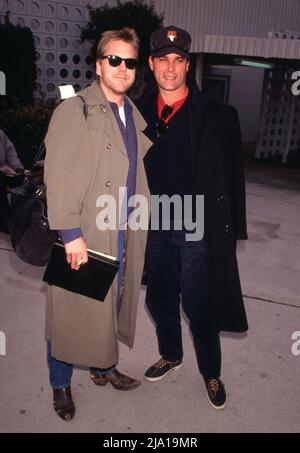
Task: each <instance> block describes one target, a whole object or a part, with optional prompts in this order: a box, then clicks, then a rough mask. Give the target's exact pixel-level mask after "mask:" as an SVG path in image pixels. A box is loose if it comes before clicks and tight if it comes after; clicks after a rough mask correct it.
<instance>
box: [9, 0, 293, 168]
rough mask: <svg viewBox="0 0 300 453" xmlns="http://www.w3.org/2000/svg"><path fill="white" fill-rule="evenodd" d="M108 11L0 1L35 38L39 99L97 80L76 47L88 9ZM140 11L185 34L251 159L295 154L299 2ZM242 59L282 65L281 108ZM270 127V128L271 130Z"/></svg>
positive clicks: (83, 3)
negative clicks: (237, 123)
mask: <svg viewBox="0 0 300 453" xmlns="http://www.w3.org/2000/svg"><path fill="white" fill-rule="evenodd" d="M124 1H125V0H124ZM105 3H109V4H111V5H114V4H115V3H116V2H115V0H64V1H62V0H51V1H50V0H39V1H38V0H0V15H1V16H4V15H5V13H6V12H7V11H10V19H11V22H12V23H14V24H20V25H25V26H28V27H30V28H31V29H32V31H33V34H34V39H35V45H36V51H37V66H38V80H37V90H36V96H37V97H39V96H43V97H45V98H54V97H57V96H58V89H57V87H58V86H59V85H61V84H72V85H73V86H74V88H75V89H76V90H78V89H81V88H84V87H85V86H87V85H88V84H89V83H90V82H91V80H92V79H93V78H94V75H95V72H94V67H93V64H92V61H91V59H90V56H89V54H90V45H89V44H88V43H81V42H80V32H81V29H82V27H84V26H85V25H86V23H87V21H88V10H87V4H90V5H91V6H93V7H99V6H103V5H104V4H105ZM145 3H148V4H150V3H153V5H154V7H155V10H156V12H157V13H158V14H163V15H164V18H165V19H164V23H165V24H174V25H176V26H179V27H182V28H185V29H187V30H188V31H189V32H190V34H191V36H192V48H191V51H192V52H193V53H194V54H196V55H197V59H196V61H197V63H196V78H197V81H198V83H199V85H200V87H202V88H203V89H207V90H208V91H209V92H211V93H212V94H213V95H215V96H216V97H217V98H220V99H219V100H221V101H224V102H228V103H230V104H232V105H234V106H235V107H236V108H237V109H238V112H239V115H240V119H241V125H242V136H243V140H244V141H245V142H252V143H253V142H256V143H257V148H256V157H258V158H259V157H268V156H271V155H273V154H274V153H276V154H278V153H279V154H280V155H282V158H283V160H285V159H286V158H287V156H288V154H289V152H290V149H291V148H290V144H289V142H290V141H291V140H294V142H293V143H294V145H293V150H292V152H297V149H296V148H297V147H298V146H299V148H300V137H299V138H298V133H297V132H296V133H295V131H294V129H292V130H289V126H290V123H292V124H294V125H295V126H297V121H298V116H297V114H298V108H299V107H298V99H293V98H292V97H291V96H292V95H291V90H290V89H289V83H288V82H289V80H287V78H290V76H291V73H292V72H293V71H294V70H296V69H297V61H300V35H299V34H298V33H299V32H300V22H299V19H300V1H299V0H153V1H152V2H151V0H145ZM240 57H243V58H245V57H247V58H250V59H252V60H255V59H257V58H259V59H264V60H269V61H272V62H274V61H275V62H276V61H277V62H281V64H279V66H280V69H279V70H278V71H279V72H278V74H279V73H280V74H281V75H280V76H279V75H278V76H277V69H275V72H274V70H273V71H272V74H273V81H274V80H278V77H282V78H283V81H282V89H285V90H286V93H285V98H283V97H282V96H281V103H282V99H284V104H285V103H286V104H285V105H284V106H282V105H277V106H276V105H273V104H274V102H275V99H277V98H278V84H275V85H276V86H275V85H274V83H273V85H274V87H273V85H272V81H270V80H271V78H270V70H267V69H263V68H258V67H249V66H248V67H247V66H241V65H238V64H236V63H235V62H236V60H237V59H238V58H240ZM282 68H284V70H282ZM284 82H285V83H284ZM284 87H285V88H284ZM268 103H269V104H270V105H268ZM268 107H269V110H268ZM276 107H278V108H277V110H276ZM272 109H273V110H272ZM274 109H275V110H274ZM283 109H284V111H283ZM271 111H273V114H272V115H273V116H272V115H271V116H270V113H271ZM274 112H275V113H274ZM279 112H280V114H281V116H280V117H279V116H278V115H279ZM274 115H275V116H274ZM282 115H284V116H283V117H282ZM267 116H269V118H267ZM277 116H278V118H277ZM275 117H276V123H274V121H275ZM280 121H281V124H280ZM295 121H296V123H295ZM272 122H273V124H272ZM269 124H270V126H271V125H272V126H273V127H270V128H269ZM282 124H284V125H285V128H284V131H283V129H282ZM263 126H264V127H263ZM274 126H276V127H275V129H274ZM279 126H281V127H279ZM298 129H299V128H298ZM274 131H275V132H274ZM278 131H281V137H279V136H278ZM271 132H272V134H273V135H271ZM293 134H294V135H293ZM298 142H299V143H298ZM279 143H280V145H279ZM297 143H298V144H297ZM274 144H276V146H274ZM277 145H278V146H277ZM275 148H276V149H275Z"/></svg>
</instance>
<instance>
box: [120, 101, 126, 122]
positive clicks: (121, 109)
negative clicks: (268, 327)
mask: <svg viewBox="0 0 300 453" xmlns="http://www.w3.org/2000/svg"><path fill="white" fill-rule="evenodd" d="M119 115H120V118H121V120H122V123H123V124H124V126H125V127H126V118H125V110H124V103H123V105H122V107H119Z"/></svg>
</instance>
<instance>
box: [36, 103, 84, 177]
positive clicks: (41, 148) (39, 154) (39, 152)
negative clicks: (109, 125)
mask: <svg viewBox="0 0 300 453" xmlns="http://www.w3.org/2000/svg"><path fill="white" fill-rule="evenodd" d="M77 97H79V98H80V99H81V100H82V102H83V114H84V117H85V119H87V116H88V105H87V103H86V100H85V98H84V97H83V96H81V95H80V94H78V95H77ZM45 152H46V147H45V143H44V140H43V141H42V143H41V144H40V146H39V149H38V150H37V153H36V155H35V156H34V159H33V163H32V166H31V168H30V170H29V171H30V172H32V170H33V169H34V167H35V166H36V164H37V162H38V161H39V160H40V158H41V157H42V155H43V154H44V153H45Z"/></svg>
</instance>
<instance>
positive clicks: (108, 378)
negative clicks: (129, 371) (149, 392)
mask: <svg viewBox="0 0 300 453" xmlns="http://www.w3.org/2000/svg"><path fill="white" fill-rule="evenodd" d="M90 376H91V379H92V381H93V382H94V384H96V385H106V384H107V383H108V382H110V383H111V385H112V386H113V387H114V388H115V389H117V390H134V389H136V388H137V387H139V386H140V385H141V381H138V380H137V379H133V378H131V377H129V376H126V375H125V374H122V373H120V372H119V371H118V370H117V369H115V370H114V371H113V372H112V373H110V374H103V375H102V376H99V375H98V374H96V373H91V374H90Z"/></svg>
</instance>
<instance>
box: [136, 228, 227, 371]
mask: <svg viewBox="0 0 300 453" xmlns="http://www.w3.org/2000/svg"><path fill="white" fill-rule="evenodd" d="M186 233H187V231H185V230H180V231H176V230H174V229H171V230H170V231H149V234H148V242H147V249H146V262H145V264H146V273H147V285H148V286H147V294H146V305H147V307H148V309H149V311H150V314H151V316H152V318H153V320H154V321H155V323H156V332H157V337H158V345H159V352H160V354H161V356H162V357H163V358H165V359H167V360H172V361H173V360H178V359H182V357H183V347H182V334H181V317H180V293H181V296H182V307H183V310H184V312H185V314H186V315H187V317H188V319H189V323H190V330H191V333H192V337H193V341H194V346H195V351H196V356H197V363H198V367H199V371H200V373H201V374H202V375H203V377H204V379H205V380H207V379H211V378H218V377H220V373H221V348H220V338H219V333H218V331H217V329H216V327H215V323H214V318H213V314H212V310H211V307H210V304H209V297H208V294H209V293H208V253H207V246H206V242H205V240H204V239H202V240H200V241H186V237H185V235H186Z"/></svg>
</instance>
